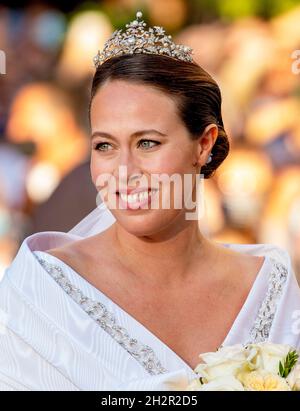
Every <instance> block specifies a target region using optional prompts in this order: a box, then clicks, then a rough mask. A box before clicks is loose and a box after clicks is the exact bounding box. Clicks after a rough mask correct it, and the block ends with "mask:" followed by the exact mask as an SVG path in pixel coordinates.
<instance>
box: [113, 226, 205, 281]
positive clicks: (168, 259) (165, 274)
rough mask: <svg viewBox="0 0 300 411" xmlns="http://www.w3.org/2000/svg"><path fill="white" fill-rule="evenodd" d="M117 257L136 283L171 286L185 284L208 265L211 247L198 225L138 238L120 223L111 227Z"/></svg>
mask: <svg viewBox="0 0 300 411" xmlns="http://www.w3.org/2000/svg"><path fill="white" fill-rule="evenodd" d="M111 235H112V236H113V240H114V244H115V253H116V254H115V257H116V258H117V259H118V261H119V263H120V264H121V265H122V267H124V268H125V269H126V270H127V271H128V272H129V273H131V275H132V276H134V277H135V278H136V280H137V281H141V282H142V283H145V284H147V283H148V284H149V285H155V284H160V285H163V284H164V285H171V284H175V283H177V284H178V282H182V281H183V280H184V281H185V280H186V279H187V277H188V276H189V275H190V274H192V273H193V272H194V271H195V270H193V268H194V267H195V266H196V264H197V265H198V267H199V261H200V264H201V260H202V261H203V265H204V263H207V258H208V256H209V255H211V254H212V249H213V246H212V243H211V242H210V241H209V240H207V239H206V238H204V237H203V236H202V235H201V233H200V231H199V228H198V222H197V221H189V222H188V224H185V225H183V226H182V227H179V226H177V227H176V228H175V229H174V230H173V232H172V231H171V230H169V231H168V232H167V231H165V232H161V233H156V234H155V235H150V236H136V235H133V234H131V233H129V232H128V231H126V230H125V229H124V228H123V227H122V226H120V225H119V224H118V223H116V224H114V225H113V227H112V232H111Z"/></svg>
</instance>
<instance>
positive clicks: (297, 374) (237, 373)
mask: <svg viewBox="0 0 300 411" xmlns="http://www.w3.org/2000/svg"><path fill="white" fill-rule="evenodd" d="M199 357H200V358H201V359H202V361H203V362H202V363H200V364H198V365H197V367H196V368H195V372H196V373H197V374H198V375H199V378H196V379H194V380H193V381H192V382H191V383H190V384H189V385H188V386H187V388H186V391H300V363H299V361H298V359H299V353H297V351H296V350H295V349H293V348H292V347H291V346H289V345H283V344H272V343H268V342H265V343H258V344H249V345H247V346H243V345H241V344H237V345H233V346H229V347H222V348H220V349H219V350H218V351H216V352H209V353H205V354H201V355H199Z"/></svg>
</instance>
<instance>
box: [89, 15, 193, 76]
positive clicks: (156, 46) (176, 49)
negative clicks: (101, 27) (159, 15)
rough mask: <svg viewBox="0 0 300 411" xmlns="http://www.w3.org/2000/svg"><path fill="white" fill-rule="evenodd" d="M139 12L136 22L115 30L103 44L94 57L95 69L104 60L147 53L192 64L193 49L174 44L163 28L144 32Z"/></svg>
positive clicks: (157, 27) (156, 27) (143, 23)
mask: <svg viewBox="0 0 300 411" xmlns="http://www.w3.org/2000/svg"><path fill="white" fill-rule="evenodd" d="M142 16H143V14H142V12H141V11H138V12H137V13H136V20H133V21H131V22H130V23H128V24H126V27H127V30H126V31H125V32H123V31H122V30H116V31H115V32H114V33H113V34H112V36H111V37H110V38H109V39H108V40H107V41H106V42H105V44H104V48H103V51H101V52H100V50H99V51H98V53H97V55H96V56H95V57H94V59H93V60H94V65H95V67H96V68H97V67H98V66H100V65H101V64H103V63H104V62H105V61H106V60H108V59H110V58H112V57H115V56H120V55H123V54H135V53H147V54H159V55H164V56H168V57H171V58H175V59H178V60H183V61H187V62H193V58H192V54H193V49H192V48H191V47H189V46H185V45H182V44H175V43H174V42H173V41H172V36H170V35H166V34H165V30H164V28H163V27H160V26H153V28H152V27H149V30H148V31H147V30H145V29H144V27H145V26H146V23H145V22H144V21H143V20H140V19H141V18H142Z"/></svg>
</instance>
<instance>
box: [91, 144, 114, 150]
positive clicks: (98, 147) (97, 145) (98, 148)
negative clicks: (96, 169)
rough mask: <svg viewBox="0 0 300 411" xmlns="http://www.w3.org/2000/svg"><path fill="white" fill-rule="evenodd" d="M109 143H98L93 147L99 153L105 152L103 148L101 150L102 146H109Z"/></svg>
mask: <svg viewBox="0 0 300 411" xmlns="http://www.w3.org/2000/svg"><path fill="white" fill-rule="evenodd" d="M109 145H110V144H109V143H98V144H96V145H95V147H94V148H95V150H99V151H107V150H106V149H105V148H103V146H109Z"/></svg>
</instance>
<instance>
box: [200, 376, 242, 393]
mask: <svg viewBox="0 0 300 411" xmlns="http://www.w3.org/2000/svg"><path fill="white" fill-rule="evenodd" d="M194 391H245V390H244V387H243V385H242V384H241V383H240V382H239V381H238V380H237V379H236V378H235V377H233V376H232V375H226V376H225V377H217V378H215V379H214V380H213V381H210V382H208V383H207V384H202V385H200V386H197V387H194Z"/></svg>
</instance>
